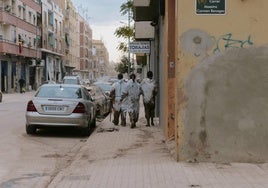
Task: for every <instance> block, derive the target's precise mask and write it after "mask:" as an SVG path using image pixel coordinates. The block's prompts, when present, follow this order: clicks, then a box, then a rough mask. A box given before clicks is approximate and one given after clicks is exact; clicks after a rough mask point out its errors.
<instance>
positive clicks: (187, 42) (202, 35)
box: [181, 29, 253, 57]
mask: <svg viewBox="0 0 268 188" xmlns="http://www.w3.org/2000/svg"><path fill="white" fill-rule="evenodd" d="M251 45H253V42H252V39H251V36H250V35H249V36H248V37H247V38H246V39H244V40H241V39H236V38H234V37H233V34H232V33H228V34H224V35H222V36H220V37H219V38H216V37H213V36H211V35H209V34H208V33H207V32H205V31H202V30H199V29H190V30H188V31H186V32H184V33H183V34H182V35H181V48H182V49H183V50H184V51H186V52H189V53H191V54H193V55H194V56H195V57H199V56H202V55H207V54H208V53H209V52H210V51H211V50H212V52H213V53H219V52H223V51H225V50H227V49H228V48H247V47H249V46H251ZM213 47H215V48H214V49H213Z"/></svg>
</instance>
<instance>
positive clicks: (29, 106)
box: [27, 101, 37, 112]
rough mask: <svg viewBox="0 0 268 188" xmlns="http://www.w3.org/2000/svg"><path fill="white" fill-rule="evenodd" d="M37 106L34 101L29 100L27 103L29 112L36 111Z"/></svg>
mask: <svg viewBox="0 0 268 188" xmlns="http://www.w3.org/2000/svg"><path fill="white" fill-rule="evenodd" d="M36 111H37V110H36V108H35V106H34V103H33V101H29V102H28V104H27V112H36Z"/></svg>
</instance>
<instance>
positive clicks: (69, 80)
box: [63, 76, 81, 85]
mask: <svg viewBox="0 0 268 188" xmlns="http://www.w3.org/2000/svg"><path fill="white" fill-rule="evenodd" d="M63 83H64V84H77V85H80V84H81V81H80V78H79V76H64V77H63Z"/></svg>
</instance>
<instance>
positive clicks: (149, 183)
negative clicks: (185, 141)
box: [0, 93, 268, 188]
mask: <svg viewBox="0 0 268 188" xmlns="http://www.w3.org/2000/svg"><path fill="white" fill-rule="evenodd" d="M32 94H33V93H26V94H10V95H8V96H6V95H4V97H5V98H4V102H3V103H1V104H0V111H1V115H0V116H1V117H0V118H1V119H4V121H1V128H2V131H1V133H0V134H1V135H0V136H1V137H0V142H1V144H0V151H1V154H0V155H1V164H0V165H1V169H0V180H1V181H0V187H1V188H17V187H20V188H21V187H22V188H24V187H25V188H36V187H38V188H47V187H48V188H88V187H92V188H103V187H105V188H118V187H122V188H134V187H136V188H140V187H146V188H147V187H148V188H150V187H151V188H166V187H170V188H177V187H179V188H189V187H205V188H210V187H211V188H212V187H213V188H214V187H215V188H218V187H219V188H222V187H226V188H230V187H232V188H240V187H241V188H245V187H246V188H266V187H268V181H267V179H268V164H267V163H262V164H253V163H251V164H250V163H199V162H198V161H195V162H192V161H188V162H176V161H175V160H174V158H173V157H172V153H171V151H172V150H170V148H172V147H169V146H170V145H169V144H167V143H166V142H165V139H164V135H163V130H162V128H160V127H159V125H158V122H157V121H156V122H155V123H156V126H154V127H145V126H144V125H145V118H144V115H143V107H142V106H141V109H140V119H139V122H138V124H137V128H135V129H130V127H129V125H128V126H127V127H121V126H118V127H117V126H113V125H112V123H111V121H110V117H109V116H108V117H107V118H105V119H104V120H103V121H98V122H97V128H96V129H95V131H94V132H93V133H92V134H91V135H90V136H89V137H88V138H87V137H81V136H80V135H79V134H76V132H75V131H74V130H66V131H62V130H56V131H53V132H52V131H51V130H47V131H42V132H40V133H38V134H37V135H36V136H29V135H26V133H25V130H24V129H25V127H24V108H25V105H26V101H27V100H28V99H29V98H30V97H31V95H32ZM14 109H15V110H14ZM15 112H16V115H14V114H15ZM173 144H174V143H173Z"/></svg>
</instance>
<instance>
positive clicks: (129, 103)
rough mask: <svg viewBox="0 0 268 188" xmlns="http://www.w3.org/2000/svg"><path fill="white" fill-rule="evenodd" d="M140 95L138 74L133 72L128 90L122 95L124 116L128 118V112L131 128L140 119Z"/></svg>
mask: <svg viewBox="0 0 268 188" xmlns="http://www.w3.org/2000/svg"><path fill="white" fill-rule="evenodd" d="M140 95H141V88H140V84H139V83H138V82H137V81H136V75H135V74H131V75H130V80H129V81H128V83H127V86H126V90H124V91H123V94H122V97H121V101H122V109H123V118H126V114H127V112H128V114H129V118H130V123H131V126H130V128H135V127H136V123H137V121H138V119H139V110H140Z"/></svg>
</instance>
